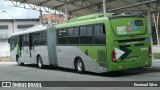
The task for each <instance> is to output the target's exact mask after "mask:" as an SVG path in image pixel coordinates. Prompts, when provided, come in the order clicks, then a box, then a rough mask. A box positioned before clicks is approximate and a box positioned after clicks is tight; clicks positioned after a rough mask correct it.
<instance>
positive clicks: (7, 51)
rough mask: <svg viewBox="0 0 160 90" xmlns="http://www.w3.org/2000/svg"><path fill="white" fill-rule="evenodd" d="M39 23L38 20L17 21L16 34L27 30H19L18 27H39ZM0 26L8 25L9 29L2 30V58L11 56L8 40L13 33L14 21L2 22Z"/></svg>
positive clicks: (0, 48) (0, 52) (0, 37)
mask: <svg viewBox="0 0 160 90" xmlns="http://www.w3.org/2000/svg"><path fill="white" fill-rule="evenodd" d="M38 23H39V22H38V19H37V20H35V19H34V20H31V19H30V20H28V19H26V20H25V19H23V20H17V21H15V22H14V24H13V25H14V33H15V32H19V31H24V30H27V28H21V29H18V28H17V25H27V24H33V25H37V24H38ZM0 25H8V29H0V57H6V56H10V44H9V43H8V38H9V37H10V35H11V34H12V33H13V28H12V20H0Z"/></svg>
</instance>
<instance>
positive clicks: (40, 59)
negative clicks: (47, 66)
mask: <svg viewBox="0 0 160 90" xmlns="http://www.w3.org/2000/svg"><path fill="white" fill-rule="evenodd" d="M37 61H38V62H37V64H38V68H40V69H43V68H44V65H43V62H42V58H41V57H40V56H38V60H37Z"/></svg>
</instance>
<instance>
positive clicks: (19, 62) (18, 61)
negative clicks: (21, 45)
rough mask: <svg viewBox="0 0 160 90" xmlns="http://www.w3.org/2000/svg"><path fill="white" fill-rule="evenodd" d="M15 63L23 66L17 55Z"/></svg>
mask: <svg viewBox="0 0 160 90" xmlns="http://www.w3.org/2000/svg"><path fill="white" fill-rule="evenodd" d="M17 63H18V65H19V66H24V63H22V62H21V60H20V59H19V57H17Z"/></svg>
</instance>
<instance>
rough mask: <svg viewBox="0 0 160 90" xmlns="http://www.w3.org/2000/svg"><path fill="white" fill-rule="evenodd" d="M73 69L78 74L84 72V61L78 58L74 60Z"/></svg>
mask: <svg viewBox="0 0 160 90" xmlns="http://www.w3.org/2000/svg"><path fill="white" fill-rule="evenodd" d="M75 69H76V71H77V73H80V74H82V73H84V72H85V67H84V63H83V61H82V60H81V59H80V58H77V60H76V62H75Z"/></svg>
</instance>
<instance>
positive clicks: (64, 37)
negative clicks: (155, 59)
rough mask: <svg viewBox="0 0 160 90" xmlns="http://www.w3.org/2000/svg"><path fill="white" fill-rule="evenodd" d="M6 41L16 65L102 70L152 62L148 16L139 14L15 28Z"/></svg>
mask: <svg viewBox="0 0 160 90" xmlns="http://www.w3.org/2000/svg"><path fill="white" fill-rule="evenodd" d="M9 41H10V46H11V57H12V60H13V61H16V62H18V65H24V64H26V63H31V64H37V65H38V67H39V68H43V67H44V65H54V66H58V67H64V68H70V69H75V70H76V71H77V72H78V73H83V72H84V71H90V72H96V73H103V72H111V71H119V70H126V69H133V68H139V67H149V66H151V64H152V60H151V43H150V35H149V31H148V27H147V19H146V18H145V17H144V16H141V15H127V14H126V15H114V14H112V13H108V14H92V15H87V16H82V17H78V18H73V19H71V20H70V21H69V22H68V23H65V24H57V25H50V26H43V27H37V28H30V29H28V30H26V31H21V32H17V33H14V34H12V35H11V37H10V39H9Z"/></svg>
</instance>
